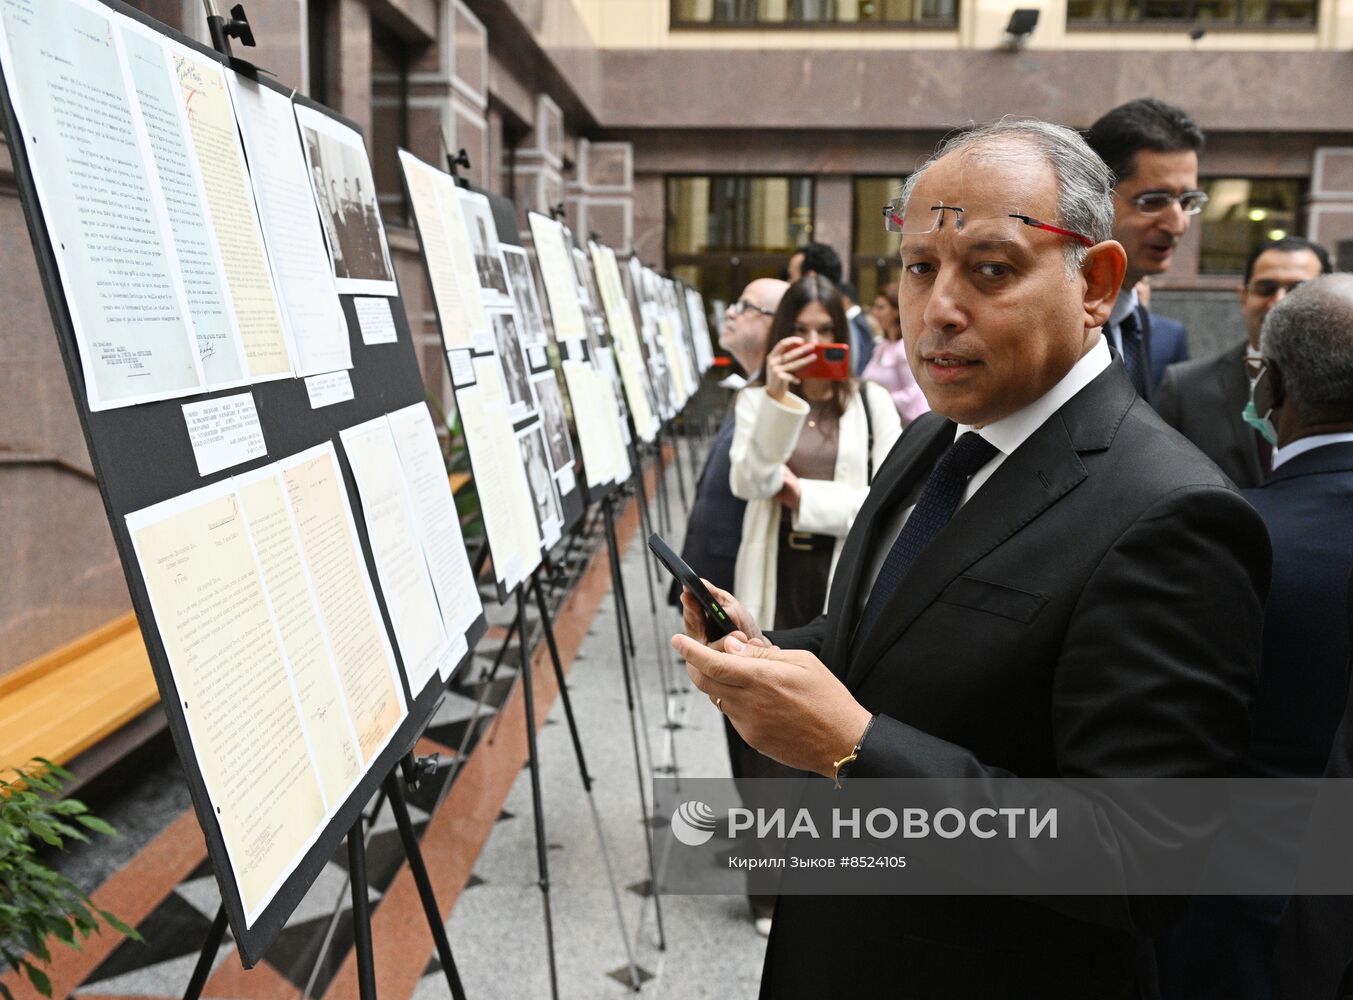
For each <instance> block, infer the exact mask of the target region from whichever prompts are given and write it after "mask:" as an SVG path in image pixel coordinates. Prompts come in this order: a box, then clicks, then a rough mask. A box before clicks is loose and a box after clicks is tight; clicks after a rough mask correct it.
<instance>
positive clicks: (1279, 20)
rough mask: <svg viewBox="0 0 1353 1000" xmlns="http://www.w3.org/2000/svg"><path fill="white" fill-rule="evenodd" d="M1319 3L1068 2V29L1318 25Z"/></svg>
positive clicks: (1197, 0)
mask: <svg viewBox="0 0 1353 1000" xmlns="http://www.w3.org/2000/svg"><path fill="white" fill-rule="evenodd" d="M1318 7H1319V4H1318V2H1317V0H1067V8H1066V20H1067V26H1068V27H1071V28H1074V27H1077V26H1082V27H1085V26H1096V25H1103V24H1123V23H1129V24H1130V23H1148V24H1149V23H1152V22H1158V23H1162V24H1170V23H1179V22H1188V23H1190V24H1191V23H1193V22H1195V21H1197V22H1199V23H1200V24H1203V25H1216V26H1219V27H1225V26H1228V25H1234V26H1255V27H1264V26H1268V25H1290V26H1297V27H1300V26H1310V27H1314V26H1315V21H1316V10H1317V9H1318Z"/></svg>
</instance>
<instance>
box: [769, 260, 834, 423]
mask: <svg viewBox="0 0 1353 1000" xmlns="http://www.w3.org/2000/svg"><path fill="white" fill-rule="evenodd" d="M814 302H816V303H818V304H820V305H821V306H822V308H823V309H826V310H827V315H828V316H830V317H831V321H832V331H833V335H834V336H835V338H836V340H837V342H839V343H842V344H848V343H850V324H849V323H848V322H847V320H846V308H845V306H844V305H842V303H841V293H840V292H838V291H837V290H836V286H835V285H834V284H832V283H831V282H830V281H828V280H827V279H826V278H824V277H822V275H820V274H809V275H805V276H804V277H802V278H800V279H799V280H798V281H796V282H794V284H792V285H790V286H789V291H787V292H785V294H784V297H783V298H782V299H780V308H778V309H776V310H775V316H774V317H773V318H772V319H771V321H770V333H769V335H767V337H766V354H767V356H769V355H770V352H771V351H772V350H774V349H775V345H776V344H778V343H779V342H780V341H782V340H784V339H785V338H786V337H792V336H794V324H795V323H796V322H797V321H798V318H799V313H801V312H803V310H804V307H806V306H809V305H811V304H812V303H814ZM751 384H752V385H765V384H766V373H765V369H764V368H763V369H762V372H761V374H760V375H758V376H757V378H756V381H754V382H752V383H751ZM854 391H855V379H853V378H849V379H846V380H845V381H844V382H833V383H832V409H833V410H835V411H836V415H837V416H838V417H839V416H840V415H841V414H843V413H845V412H846V403H847V402H849V401H850V394H851V393H852V392H854ZM795 395H798V393H795Z"/></svg>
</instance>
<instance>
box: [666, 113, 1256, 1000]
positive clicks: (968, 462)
mask: <svg viewBox="0 0 1353 1000" xmlns="http://www.w3.org/2000/svg"><path fill="white" fill-rule="evenodd" d="M1111 187H1112V179H1111V177H1110V175H1109V172H1108V170H1107V168H1105V166H1104V164H1103V162H1102V161H1101V160H1100V159H1099V158H1098V157H1097V156H1095V155H1094V153H1093V152H1091V150H1090V149H1089V148H1088V147H1087V146H1086V145H1085V142H1084V141H1083V140H1082V139H1081V138H1080V137H1079V136H1078V135H1076V134H1075V133H1074V132H1072V131H1070V130H1068V129H1064V128H1060V127H1057V126H1053V125H1047V124H1044V123H1041V122H1014V121H1007V122H1001V123H998V124H996V125H992V126H988V127H985V128H981V129H977V130H974V131H972V132H970V133H967V134H965V135H961V136H958V137H956V138H954V139H952V140H950V141H948V142H947V143H946V144H945V145H944V146H942V147H941V148H940V150H939V151H938V152H937V153H936V155H935V156H934V157H933V158H932V159H931V160H930V161H929V162H928V163H927V164H926V165H925V166H923V167H922V168H921V170H919V171H918V172H917V173H916V174H914V175H912V177H911V178H910V179H909V180H908V183H907V185H906V188H905V190H904V195H903V199H902V201H901V203H899V204H895V205H892V206H890V207H889V209H888V210H887V213H886V216H887V218H888V220H889V221H890V223H891V225H892V226H893V227H894V228H896V229H897V230H898V231H900V232H901V256H902V279H901V291H900V295H899V300H900V306H901V313H902V322H903V337H904V340H905V342H906V345H907V356H908V360H909V361H910V362H911V367H912V371H913V372H915V374H916V378H917V382H918V384H919V385H920V386H921V389H922V390H923V391H924V393H925V395H926V398H927V400H928V401H929V403H930V406H931V407H932V410H933V412H932V413H930V414H927V415H925V416H923V417H921V418H920V419H918V420H917V421H916V422H915V423H913V424H912V425H911V426H910V427H909V428H908V429H907V431H906V433H905V434H904V435H903V437H902V439H901V440H900V441H899V442H898V444H897V445H896V447H894V449H893V451H892V453H891V454H890V455H889V457H888V460H887V461H886V462H885V463H884V464H883V466H882V467H881V468H880V469H879V470H878V473H877V475H876V477H875V480H874V485H873V489H872V492H871V493H870V496H869V498H868V500H867V501H866V502H865V505H864V507H863V509H862V510H861V511H860V514H859V517H858V519H857V520H856V522H855V525H854V527H853V529H852V530H851V533H850V536H849V537H848V538H847V539H846V542H845V546H844V549H843V551H842V554H841V557H840V560H839V563H838V565H837V568H836V572H835V576H834V578H833V582H832V588H831V594H830V598H829V601H828V609H827V613H826V614H825V615H824V616H823V617H821V618H820V619H818V620H817V621H815V622H813V623H812V624H810V625H808V626H805V627H804V628H801V629H794V630H789V631H785V632H777V633H773V634H771V635H769V636H765V635H763V633H762V632H761V630H760V628H759V627H758V625H757V623H756V622H755V621H753V620H751V619H750V617H749V616H748V615H747V613H746V610H745V609H744V608H743V607H742V606H741V605H740V604H739V603H738V602H737V601H736V599H735V598H734V597H733V595H731V594H726V593H719V594H716V595H715V596H716V597H718V598H719V600H720V601H721V602H723V604H724V607H725V608H726V609H729V610H730V612H731V614H732V616H733V617H734V619H735V621H737V623H738V625H739V626H740V628H741V631H742V633H743V636H744V637H745V638H744V639H738V638H737V637H736V636H735V637H734V638H733V639H731V640H721V641H720V642H718V643H714V644H712V645H709V644H706V643H705V641H704V640H705V634H704V627H703V621H702V619H701V617H700V616H699V614H698V613H697V609H696V607H695V605H694V603H693V602H691V601H690V600H689V598H687V599H686V611H687V615H686V634H685V635H682V636H677V637H675V638H674V639H673V645H674V647H675V648H676V649H677V650H678V651H679V652H680V653H681V654H682V655H683V656H684V657H685V658H686V661H687V669H688V671H689V673H690V675H691V677H692V679H693V680H694V682H695V684H696V686H697V687H699V688H700V690H701V691H703V692H705V693H706V694H707V695H708V696H709V698H710V700H711V701H713V702H715V703H716V705H717V706H718V707H720V708H721V710H722V711H723V712H724V713H726V714H727V715H728V717H729V718H730V719H731V721H732V722H733V724H734V725H735V726H736V727H737V729H738V731H739V732H740V733H741V734H742V735H743V737H744V738H745V739H746V740H747V742H748V743H749V744H751V745H752V746H753V747H755V748H757V749H758V750H760V751H761V752H762V753H765V754H767V755H769V756H771V757H773V758H775V759H777V760H779V761H781V762H782V763H784V764H788V765H789V766H792V767H797V768H802V769H805V770H808V771H814V772H817V773H819V774H822V775H826V776H832V775H836V776H837V777H839V778H841V779H842V780H843V781H849V780H851V779H854V778H859V777H894V778H905V777H969V778H996V777H1000V776H1009V775H1018V776H1021V777H1045V778H1056V777H1071V776H1075V777H1081V778H1086V777H1122V776H1129V775H1130V776H1138V777H1208V776H1217V775H1222V774H1225V773H1227V771H1228V770H1229V769H1230V767H1231V766H1232V765H1233V764H1234V763H1235V761H1236V760H1237V759H1238V758H1239V756H1240V755H1241V754H1242V753H1243V751H1244V748H1245V741H1246V735H1247V732H1248V724H1247V715H1248V706H1249V700H1250V697H1251V696H1252V694H1253V691H1254V683H1255V669H1256V659H1257V656H1256V654H1257V649H1258V644H1259V631H1260V626H1259V621H1260V608H1261V605H1262V600H1263V593H1264V590H1265V589H1266V586H1267V575H1268V544H1267V540H1266V538H1265V534H1264V528H1263V524H1262V523H1261V522H1260V521H1259V518H1258V516H1257V515H1256V514H1255V513H1254V511H1253V510H1252V509H1251V508H1250V507H1249V505H1248V504H1246V503H1245V502H1244V501H1243V500H1241V498H1240V497H1239V496H1238V495H1237V494H1236V492H1235V490H1234V489H1233V488H1232V487H1231V485H1230V484H1229V483H1228V482H1227V481H1226V480H1225V479H1224V477H1223V476H1222V475H1221V474H1220V473H1219V472H1217V471H1216V470H1215V469H1212V468H1211V466H1210V465H1209V464H1208V463H1206V462H1203V461H1201V460H1200V456H1199V454H1198V452H1197V451H1196V449H1194V448H1193V447H1192V446H1191V445H1189V444H1188V443H1187V442H1186V441H1184V440H1183V439H1182V438H1180V437H1179V436H1178V435H1177V434H1175V433H1174V432H1173V431H1171V430H1170V429H1169V428H1167V427H1166V426H1165V425H1164V424H1163V423H1162V422H1161V421H1160V418H1159V417H1157V416H1156V415H1155V413H1153V412H1152V411H1151V409H1150V407H1148V406H1147V405H1146V404H1145V403H1144V402H1143V401H1142V400H1141V399H1140V398H1139V397H1138V395H1137V393H1136V392H1135V391H1134V389H1133V386H1132V384H1131V383H1130V382H1129V380H1128V378H1127V374H1126V373H1125V372H1124V370H1123V368H1122V366H1121V365H1116V364H1112V363H1111V359H1110V354H1109V350H1108V347H1107V346H1106V344H1105V342H1104V337H1103V336H1102V334H1101V332H1100V327H1101V326H1102V325H1103V324H1104V322H1105V321H1106V320H1107V319H1108V317H1109V313H1110V310H1111V309H1112V308H1113V304H1114V300H1115V298H1116V296H1117V294H1118V290H1119V285H1120V283H1121V281H1122V278H1123V272H1124V268H1125V265H1126V259H1125V255H1124V252H1123V248H1122V247H1121V246H1120V245H1119V244H1118V243H1116V242H1114V241H1113V240H1111V239H1110V238H1109V237H1110V232H1111V229H1112V225H1113V205H1112V202H1111ZM1181 598H1183V599H1181ZM760 643H768V645H761V644H760ZM852 754H853V755H854V756H853V758H852ZM852 759H853V762H850V763H845V762H846V761H847V760H852ZM1075 808H1076V810H1077V811H1078V812H1083V814H1084V815H1083V816H1082V818H1084V819H1085V821H1086V822H1093V820H1092V819H1090V818H1089V817H1091V816H1092V815H1094V814H1095V811H1094V806H1093V804H1092V803H1091V802H1090V801H1089V800H1088V799H1078V800H1077V801H1076V803H1075ZM1173 915H1174V914H1173V912H1172V907H1171V905H1170V904H1168V903H1162V902H1160V901H1157V900H1153V899H1145V898H1122V897H1115V898H1108V899H1102V898H1096V899H1089V898H1079V899H1065V898H1048V899H1046V900H1037V899H1027V898H1008V897H1007V898H996V897H972V896H968V897H962V898H949V897H923V896H917V897H879V896H869V897H851V898H846V897H823V896H813V897H806V896H802V897H801V896H793V895H784V896H782V897H781V899H780V902H779V904H778V907H777V911H776V918H775V923H774V928H773V930H772V932H771V939H770V944H769V947H768V950H767V956H766V966H765V971H764V974H763V980H762V995H763V997H775V998H780V997H822V996H865V995H879V996H884V995H886V996H898V995H902V996H915V997H925V998H926V1000H946V998H954V1000H957V998H967V997H988V996H990V997H1002V998H1022V997H1030V998H1033V997H1037V998H1039V1000H1049V998H1059V997H1065V998H1073V997H1074V998H1076V1000H1084V998H1086V997H1095V998H1106V997H1112V998H1119V997H1121V998H1128V997H1133V998H1136V997H1140V996H1142V995H1144V993H1143V991H1146V992H1145V995H1149V988H1150V984H1149V983H1148V982H1147V981H1146V980H1144V979H1142V978H1140V976H1139V973H1140V970H1141V969H1142V968H1144V967H1145V966H1144V965H1143V964H1142V963H1143V960H1147V961H1148V964H1149V954H1148V952H1149V949H1150V942H1149V935H1150V934H1152V933H1153V932H1155V931H1156V930H1158V929H1159V928H1160V927H1161V925H1162V924H1163V923H1164V922H1165V921H1166V920H1167V918H1169V917H1172V916H1173Z"/></svg>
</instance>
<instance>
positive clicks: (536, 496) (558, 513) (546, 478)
mask: <svg viewBox="0 0 1353 1000" xmlns="http://www.w3.org/2000/svg"><path fill="white" fill-rule="evenodd" d="M517 446H518V447H519V448H520V449H521V464H522V466H523V467H524V468H525V469H526V479H527V481H528V482H530V484H531V499H532V500H534V501H535V509H536V526H537V527H538V528H539V529H540V537H541V538H542V539H544V541H545V544H546V545H547V546H548V545H553V544H554V543H555V542H557V541H558V540H559V535H560V529H561V527H562V526H563V523H564V513H563V508H562V507H561V506H560V504H559V496H558V494H557V493H555V488H554V476H552V475H551V474H550V465H549V458H548V457H547V456H546V454H545V439H544V437H542V435H541V433H540V425H539V424H533V425H532V426H531V427H529V428H527V429H526V430H524V431H522V432H521V434H520V435H518V437H517Z"/></svg>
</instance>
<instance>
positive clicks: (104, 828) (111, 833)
mask: <svg viewBox="0 0 1353 1000" xmlns="http://www.w3.org/2000/svg"><path fill="white" fill-rule="evenodd" d="M75 822H77V823H79V824H80V825H81V826H86V827H88V828H89V829H91V830H93V831H94V832H95V833H101V834H103V835H104V836H105V837H116V836H117V830H115V829H113V827H111V826H110V825H109V824H107V823H105V822H104V821H103V820H101V819H99V818H98V817H97V816H90V815H88V814H85V815H83V816H76V817H75Z"/></svg>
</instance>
